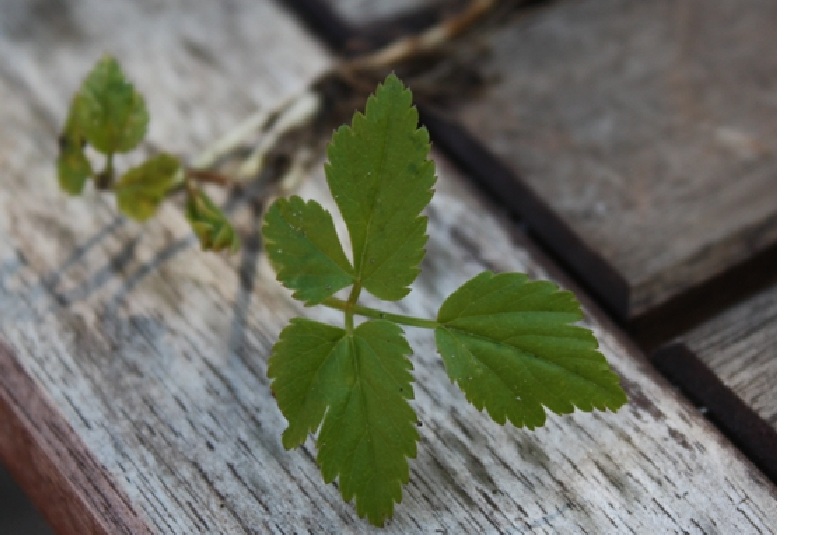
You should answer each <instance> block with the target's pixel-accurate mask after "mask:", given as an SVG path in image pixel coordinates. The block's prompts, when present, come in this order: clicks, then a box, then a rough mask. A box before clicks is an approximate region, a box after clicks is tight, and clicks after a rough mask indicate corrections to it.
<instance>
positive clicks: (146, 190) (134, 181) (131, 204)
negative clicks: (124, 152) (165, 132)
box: [114, 154, 180, 221]
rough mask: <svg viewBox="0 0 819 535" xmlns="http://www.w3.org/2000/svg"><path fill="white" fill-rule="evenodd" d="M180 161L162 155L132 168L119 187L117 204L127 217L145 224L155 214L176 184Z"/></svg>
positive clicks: (167, 155)
mask: <svg viewBox="0 0 819 535" xmlns="http://www.w3.org/2000/svg"><path fill="white" fill-rule="evenodd" d="M179 168H180V164H179V160H177V159H176V158H175V157H173V156H171V155H169V154H159V155H158V156H154V157H153V158H151V159H149V160H146V161H145V162H143V163H142V164H141V165H138V166H137V167H133V168H131V169H129V170H128V171H127V172H126V173H125V174H124V175H122V177H121V178H120V180H119V182H117V184H116V186H115V188H114V189H115V191H116V194H117V205H118V206H119V209H120V210H121V211H122V213H124V214H125V215H127V216H129V217H132V218H134V219H136V220H137V221H144V220H146V219H148V218H149V217H151V216H152V215H154V212H156V209H157V207H158V206H159V203H160V202H161V201H162V199H163V198H164V197H165V194H166V193H167V192H168V190H169V189H170V188H171V187H172V186H173V185H174V181H175V178H176V174H177V172H178V171H179Z"/></svg>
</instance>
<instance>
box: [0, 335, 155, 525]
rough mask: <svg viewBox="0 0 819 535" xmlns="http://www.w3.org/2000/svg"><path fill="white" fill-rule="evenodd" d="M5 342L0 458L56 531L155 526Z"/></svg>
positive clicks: (0, 372)
mask: <svg viewBox="0 0 819 535" xmlns="http://www.w3.org/2000/svg"><path fill="white" fill-rule="evenodd" d="M19 362H20V359H19V358H18V357H17V356H16V355H14V354H13V353H12V351H11V349H9V347H8V346H7V345H5V343H4V342H3V341H2V340H0V430H2V432H0V461H2V462H3V463H4V464H5V465H6V467H7V468H8V470H9V472H10V473H11V475H12V477H13V478H14V479H15V480H16V481H17V482H18V484H19V485H20V487H22V488H23V489H24V490H25V492H26V493H27V495H28V497H29V498H30V499H31V501H32V502H33V503H34V505H35V506H36V507H37V508H38V509H39V511H40V512H41V513H42V514H43V516H45V518H46V520H47V521H48V523H49V525H50V526H51V527H52V528H53V529H54V531H55V532H56V533H64V534H74V533H88V534H90V535H93V534H100V535H103V534H109V533H127V534H145V533H151V528H150V527H149V526H148V524H146V523H145V521H144V519H143V518H141V517H140V515H139V513H138V512H137V511H136V510H135V509H134V508H133V506H132V505H131V501H130V499H129V498H128V497H127V496H126V495H125V493H124V492H123V491H122V489H120V488H119V487H118V486H117V485H116V483H115V481H114V480H113V478H112V476H111V474H110V473H109V472H108V471H107V470H106V469H105V468H104V467H103V466H102V465H100V464H99V462H98V461H97V460H96V459H95V458H94V456H93V455H92V454H91V452H90V451H88V449H87V448H86V446H85V445H84V444H83V442H82V441H81V440H80V438H79V437H78V436H77V435H76V434H75V432H74V430H73V429H72V428H71V425H70V424H69V423H68V422H66V421H65V420H64V419H63V417H62V416H61V415H60V412H59V410H58V409H57V408H56V407H54V406H53V405H52V404H51V402H50V401H49V400H48V396H47V395H46V394H45V392H43V391H42V389H41V388H40V387H39V385H38V384H37V383H36V382H35V381H34V379H33V378H32V377H31V376H30V375H29V374H28V373H27V372H26V371H25V369H24V368H23V367H22V366H21V365H20V363H19Z"/></svg>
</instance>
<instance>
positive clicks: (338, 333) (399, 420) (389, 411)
mask: <svg viewBox="0 0 819 535" xmlns="http://www.w3.org/2000/svg"><path fill="white" fill-rule="evenodd" d="M410 352H411V350H410V347H409V345H408V344H407V342H406V340H405V339H404V337H403V333H402V331H401V329H400V328H399V327H398V326H397V325H395V324H394V323H391V322H388V321H384V320H374V321H368V322H366V323H363V324H361V325H359V326H358V327H357V328H355V330H353V331H352V332H347V331H345V330H344V329H340V328H337V327H332V326H329V325H325V324H322V323H317V322H315V321H311V320H306V319H299V318H296V319H293V320H291V322H290V325H288V326H287V327H286V328H285V329H284V330H283V331H282V333H281V336H280V338H279V341H278V342H277V343H276V345H275V346H274V347H273V352H272V356H271V357H270V366H269V369H268V376H269V377H270V378H271V379H272V385H271V388H272V390H273V392H274V394H275V396H276V398H277V400H278V404H279V408H280V409H281V411H282V414H284V416H285V418H287V421H288V424H289V426H288V428H287V429H286V430H285V432H284V434H283V436H282V442H283V443H284V446H285V447H286V448H288V449H289V448H294V447H296V446H298V445H299V444H301V443H303V442H304V441H305V439H306V438H307V435H308V434H309V433H315V432H316V431H317V430H318V429H319V426H321V430H320V432H319V436H318V439H317V447H318V457H317V461H318V464H319V466H320V468H321V472H322V475H323V476H324V480H325V481H326V482H327V483H330V482H332V481H334V480H335V479H336V478H338V484H339V489H340V491H341V495H342V497H343V498H344V500H346V501H350V500H352V499H353V498H355V502H356V510H357V512H358V514H359V516H361V517H366V518H367V519H368V520H369V521H370V522H372V523H373V524H375V525H379V526H381V525H383V524H384V521H385V520H386V519H387V518H389V517H391V516H392V514H393V508H394V505H395V504H396V503H400V501H401V492H402V491H401V486H402V484H404V483H406V482H407V481H408V480H409V465H408V462H407V459H408V458H414V457H415V454H416V442H417V441H418V431H417V429H416V425H415V422H416V419H415V413H414V411H413V410H412V408H411V407H410V405H409V402H408V400H410V399H412V397H413V391H412V386H411V381H412V375H411V373H410V372H411V369H412V365H411V364H410V361H409V359H408V358H407V355H409V353H410Z"/></svg>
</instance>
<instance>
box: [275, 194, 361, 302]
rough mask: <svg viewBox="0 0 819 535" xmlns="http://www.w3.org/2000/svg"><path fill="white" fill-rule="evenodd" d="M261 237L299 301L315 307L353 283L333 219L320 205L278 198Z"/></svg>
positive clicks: (298, 198)
mask: <svg viewBox="0 0 819 535" xmlns="http://www.w3.org/2000/svg"><path fill="white" fill-rule="evenodd" d="M262 236H263V238H264V243H265V248H266V249H267V255H268V257H269V258H270V263H271V264H273V267H274V269H275V270H276V277H277V278H278V279H279V281H280V282H281V283H282V284H284V285H285V286H286V287H288V288H290V289H291V290H295V293H294V294H293V296H294V297H295V298H296V299H300V300H302V301H304V302H305V303H306V304H308V305H315V304H318V303H320V302H322V301H323V300H324V299H326V298H328V297H330V296H331V295H333V294H334V293H336V292H337V291H339V290H341V289H342V288H346V287H347V286H350V285H351V284H352V283H353V280H354V275H353V268H352V266H351V265H350V261H349V260H347V257H346V256H345V254H344V251H343V250H342V249H341V243H340V242H339V239H338V234H336V229H335V226H334V225H333V219H332V217H331V216H330V213H329V212H328V211H327V210H325V209H324V208H322V207H321V205H319V204H318V203H317V202H315V201H310V202H304V200H303V199H301V198H300V197H297V196H293V197H290V198H289V199H278V200H277V201H276V202H275V203H273V204H272V205H271V206H270V208H269V209H268V211H267V214H265V219H264V226H263V227H262Z"/></svg>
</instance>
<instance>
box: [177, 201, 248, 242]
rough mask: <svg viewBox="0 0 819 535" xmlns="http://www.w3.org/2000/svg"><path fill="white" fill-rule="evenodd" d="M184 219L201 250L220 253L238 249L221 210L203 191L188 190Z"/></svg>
mask: <svg viewBox="0 0 819 535" xmlns="http://www.w3.org/2000/svg"><path fill="white" fill-rule="evenodd" d="M185 217H187V219H188V221H189V222H190V224H191V228H193V231H194V233H196V236H197V237H198V238H199V243H200V244H201V246H202V249H203V250H206V251H207V250H210V251H221V250H223V249H227V248H230V249H231V250H236V249H238V247H239V239H238V238H237V236H236V232H235V231H234V230H233V227H232V226H231V224H230V222H229V221H228V220H227V217H225V214H224V213H223V212H222V210H220V209H219V207H217V206H216V205H215V204H214V203H213V201H212V200H211V199H210V197H208V196H207V195H206V194H205V192H204V191H202V190H199V189H196V188H193V187H191V188H189V189H188V201H187V203H186V204H185Z"/></svg>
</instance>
